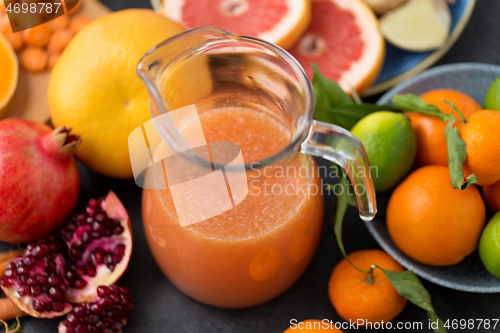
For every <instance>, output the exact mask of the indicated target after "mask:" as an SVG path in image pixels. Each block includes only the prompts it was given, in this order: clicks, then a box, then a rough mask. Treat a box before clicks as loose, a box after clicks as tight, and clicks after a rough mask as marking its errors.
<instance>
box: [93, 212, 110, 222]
mask: <svg viewBox="0 0 500 333" xmlns="http://www.w3.org/2000/svg"><path fill="white" fill-rule="evenodd" d="M94 219H95V220H96V221H97V222H103V221H105V220H106V219H107V216H106V214H104V213H101V212H99V213H97V214H95V215H94Z"/></svg>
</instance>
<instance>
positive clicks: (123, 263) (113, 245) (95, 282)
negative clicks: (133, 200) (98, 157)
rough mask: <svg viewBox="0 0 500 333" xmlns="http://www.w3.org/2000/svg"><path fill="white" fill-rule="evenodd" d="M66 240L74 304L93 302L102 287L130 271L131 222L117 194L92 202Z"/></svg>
mask: <svg viewBox="0 0 500 333" xmlns="http://www.w3.org/2000/svg"><path fill="white" fill-rule="evenodd" d="M62 237H63V239H64V241H65V242H66V244H67V246H68V256H69V262H68V265H67V270H66V273H65V280H66V282H67V284H68V285H69V286H70V288H69V289H68V290H67V291H66V297H67V299H68V300H69V301H70V302H73V303H81V302H86V301H88V300H90V299H93V298H94V297H95V295H96V288H97V287H98V286H109V285H112V284H113V283H115V282H116V281H117V280H118V279H119V278H120V277H121V276H122V275H123V273H124V272H125V270H126V269H127V266H128V263H129V261H130V256H131V253H132V233H131V226H130V219H129V217H128V214H127V211H126V210H125V208H124V207H123V205H122V203H121V202H120V200H119V199H118V197H117V196H116V194H114V193H113V192H109V194H108V195H107V196H106V197H105V198H102V199H99V200H95V199H91V200H90V202H89V204H88V206H87V208H86V212H84V213H80V214H77V215H75V216H73V218H72V219H71V220H70V221H69V222H68V223H67V224H66V225H65V226H64V228H63V229H62Z"/></svg>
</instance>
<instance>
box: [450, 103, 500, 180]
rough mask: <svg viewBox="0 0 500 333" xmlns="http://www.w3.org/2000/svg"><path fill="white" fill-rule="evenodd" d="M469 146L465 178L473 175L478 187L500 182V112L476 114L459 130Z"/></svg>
mask: <svg viewBox="0 0 500 333" xmlns="http://www.w3.org/2000/svg"><path fill="white" fill-rule="evenodd" d="M459 132H460V136H461V137H462V139H463V140H464V141H465V143H466V144H467V159H466V160H465V163H464V173H465V176H467V175H469V174H471V173H473V174H475V175H476V176H477V177H478V179H479V181H478V182H477V185H492V184H494V183H496V182H497V181H499V180H500V112H499V111H491V110H482V111H479V112H476V113H474V114H473V115H472V116H471V117H470V119H469V122H468V123H466V124H464V125H463V126H461V127H460V129H459Z"/></svg>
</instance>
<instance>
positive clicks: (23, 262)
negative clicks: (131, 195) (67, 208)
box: [0, 191, 132, 327]
mask: <svg viewBox="0 0 500 333" xmlns="http://www.w3.org/2000/svg"><path fill="white" fill-rule="evenodd" d="M131 253H132V233H131V225H130V219H129V217H128V213H127V211H126V210H125V208H124V207H123V205H122V203H121V202H120V200H119V199H118V197H117V196H116V194H115V193H113V192H111V191H110V192H109V193H108V195H107V196H106V197H104V198H101V199H98V200H95V199H91V200H90V202H89V205H88V206H87V208H86V211H85V212H84V213H80V214H76V215H75V216H73V217H72V218H71V219H70V220H69V221H68V222H67V223H66V225H65V226H64V227H63V228H62V229H61V230H60V231H59V232H56V233H55V234H53V235H50V236H47V237H45V238H42V239H39V240H38V241H36V242H33V243H29V244H28V245H27V248H26V251H25V253H24V254H23V255H22V256H21V257H18V258H16V259H15V260H14V261H13V262H11V263H9V265H7V267H6V271H5V275H4V277H3V278H2V279H1V280H0V285H1V287H2V289H3V290H4V292H5V294H6V295H7V296H8V297H9V298H10V299H11V300H12V301H13V302H14V303H15V304H16V305H17V306H18V307H19V308H20V309H21V310H23V311H24V312H26V313H27V314H29V315H31V316H33V317H41V318H53V317H57V316H61V315H64V314H66V313H68V312H70V311H71V309H72V306H71V305H70V303H69V302H71V303H83V302H87V301H90V300H94V299H95V297H96V296H98V290H97V289H98V287H99V286H110V285H112V284H114V283H115V282H116V281H117V280H118V279H119V278H120V277H121V275H122V274H123V273H124V272H125V270H126V268H127V266H128V263H129V261H130V256H131ZM120 290H121V289H120ZM101 297H102V296H101ZM115 326H116V325H115ZM116 327H117V326H116Z"/></svg>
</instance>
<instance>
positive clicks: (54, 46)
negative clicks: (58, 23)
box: [47, 29, 75, 53]
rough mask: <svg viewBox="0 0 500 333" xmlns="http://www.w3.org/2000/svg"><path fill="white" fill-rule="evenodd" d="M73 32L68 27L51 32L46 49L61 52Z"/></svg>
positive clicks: (51, 51) (69, 40)
mask: <svg viewBox="0 0 500 333" xmlns="http://www.w3.org/2000/svg"><path fill="white" fill-rule="evenodd" d="M74 35H75V34H74V33H73V31H72V30H70V29H61V30H58V31H55V32H54V33H52V36H51V37H50V42H49V45H48V46H47V50H48V51H49V52H50V53H62V51H64V49H65V48H66V46H68V44H69V42H71V40H72V39H73V36H74Z"/></svg>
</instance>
